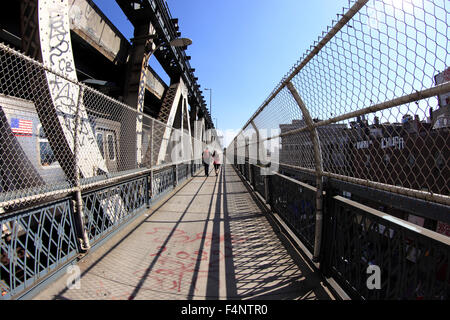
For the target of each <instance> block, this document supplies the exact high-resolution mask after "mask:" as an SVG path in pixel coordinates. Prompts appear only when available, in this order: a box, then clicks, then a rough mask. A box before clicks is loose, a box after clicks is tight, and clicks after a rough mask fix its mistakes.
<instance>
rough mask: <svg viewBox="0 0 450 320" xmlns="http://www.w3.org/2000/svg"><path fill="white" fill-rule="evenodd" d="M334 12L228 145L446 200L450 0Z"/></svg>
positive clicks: (392, 2)
mask: <svg viewBox="0 0 450 320" xmlns="http://www.w3.org/2000/svg"><path fill="white" fill-rule="evenodd" d="M338 18H339V21H337V22H334V27H332V28H328V29H327V32H324V33H323V35H322V37H321V38H319V40H318V41H317V42H315V43H314V46H311V49H310V50H309V51H308V52H307V53H306V54H305V55H304V56H303V57H302V59H301V60H299V62H298V63H297V64H296V65H294V66H293V67H292V68H291V70H290V71H289V73H288V74H287V75H286V76H285V77H284V78H283V79H282V80H281V82H280V84H279V85H278V86H277V87H276V88H275V89H274V90H273V92H272V93H271V94H270V96H269V97H268V98H267V99H266V101H265V102H264V103H263V104H262V105H261V107H260V108H258V110H257V111H256V112H255V113H254V115H253V116H252V117H251V118H250V119H249V120H248V121H247V123H246V124H245V125H244V127H243V129H242V130H241V132H240V133H239V134H238V135H237V136H236V138H235V139H234V141H233V142H232V143H231V144H230V146H229V147H228V149H229V150H235V151H236V152H237V153H238V155H237V158H238V161H239V159H240V158H243V157H245V153H246V152H247V153H249V155H247V156H246V157H247V158H248V157H250V161H253V162H256V161H257V160H259V161H260V162H264V161H271V162H272V164H273V163H277V164H278V165H280V166H281V165H284V166H288V167H291V168H297V169H299V170H304V171H308V172H315V173H316V174H319V175H322V176H328V177H333V178H337V179H342V180H346V181H350V182H354V183H358V184H363V185H367V186H371V187H375V188H379V189H383V190H388V191H393V192H396V193H401V194H406V195H409V196H414V197H419V198H422V199H427V200H431V201H436V202H440V203H444V204H447V205H448V204H450V197H449V192H450V181H449V179H450V163H449V159H450V152H449V145H450V134H449V132H450V131H449V128H450V106H449V97H450V93H449V92H450V82H449V80H450V67H449V66H450V55H449V54H448V52H449V43H450V42H449V30H450V29H449V27H448V22H449V2H448V1H446V0H435V1H429V0H404V1H396V0H384V1H381V0H372V1H367V0H364V1H355V2H349V8H344V10H343V14H342V15H338ZM301 107H304V110H302V108H301ZM308 120H312V121H310V122H309V121H308ZM314 134H317V137H318V141H319V142H320V143H319V151H320V158H321V166H322V168H321V171H322V172H320V170H318V167H317V166H316V165H315V158H314V141H313V138H314ZM246 139H247V140H246ZM253 145H258V146H257V147H252V146H253ZM252 148H253V152H252ZM256 148H258V149H259V153H257V152H255V151H254V150H257V149H256Z"/></svg>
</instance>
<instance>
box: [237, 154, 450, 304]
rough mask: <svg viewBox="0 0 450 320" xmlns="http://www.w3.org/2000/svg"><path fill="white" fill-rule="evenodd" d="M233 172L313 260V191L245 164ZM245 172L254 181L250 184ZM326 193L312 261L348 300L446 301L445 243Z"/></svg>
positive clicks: (448, 258)
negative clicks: (375, 281)
mask: <svg viewBox="0 0 450 320" xmlns="http://www.w3.org/2000/svg"><path fill="white" fill-rule="evenodd" d="M236 168H237V170H238V171H239V172H240V173H241V175H242V177H243V178H245V179H246V180H247V182H248V183H249V184H250V185H251V186H252V187H253V189H254V190H255V191H256V192H258V194H259V195H260V197H261V198H263V199H264V200H265V201H266V203H267V204H268V205H269V206H270V209H271V210H272V212H274V213H277V214H278V215H279V216H280V217H281V218H282V219H283V220H284V221H285V223H286V224H287V226H288V227H289V228H290V229H291V230H292V231H293V233H294V234H295V235H296V236H297V237H298V238H299V239H300V241H301V242H302V243H303V245H304V246H305V247H306V249H307V250H308V251H309V254H310V256H311V257H312V256H313V252H314V244H315V236H316V233H315V230H316V208H315V204H316V201H315V200H316V191H317V188H315V187H313V186H311V185H308V184H306V183H303V182H301V181H298V180H296V179H294V178H291V177H288V176H285V175H282V174H279V173H274V174H272V175H263V176H261V175H260V174H259V173H258V172H259V171H261V170H264V169H265V168H263V167H261V166H257V165H254V164H249V163H248V162H247V163H246V164H240V165H237V166H236ZM246 168H249V169H246ZM249 172H255V179H253V180H249V179H251V175H250V176H248V173H249ZM246 174H247V176H245V175H246ZM256 177H257V178H256ZM260 177H264V179H260ZM325 189H326V190H325V191H323V196H324V197H323V199H324V203H323V210H324V222H323V232H322V233H321V237H322V241H323V246H322V247H321V252H320V256H319V258H318V260H317V261H316V262H318V263H319V269H320V271H321V272H322V273H323V274H324V275H325V276H327V277H332V278H333V279H334V280H335V281H336V282H337V283H338V285H339V286H340V287H341V288H342V289H343V290H344V291H345V292H346V294H348V295H349V296H350V297H351V298H353V299H394V300H395V299H436V300H447V299H449V297H450V268H449V265H450V238H449V237H446V236H444V235H441V234H439V233H436V232H433V231H430V230H428V229H426V228H423V227H420V226H417V225H415V224H412V223H410V222H407V221H404V220H402V219H399V218H396V217H394V216H392V215H388V214H386V213H384V212H381V211H378V210H375V209H373V208H370V207H368V206H365V205H362V204H361V203H358V202H356V201H352V200H350V199H347V198H345V197H342V196H339V195H337V194H336V193H337V190H335V189H334V188H325ZM371 266H376V267H378V268H379V270H380V282H379V287H375V288H371V287H370V286H368V282H369V277H370V275H371V273H370V272H369V271H370V270H371V269H370V267H371Z"/></svg>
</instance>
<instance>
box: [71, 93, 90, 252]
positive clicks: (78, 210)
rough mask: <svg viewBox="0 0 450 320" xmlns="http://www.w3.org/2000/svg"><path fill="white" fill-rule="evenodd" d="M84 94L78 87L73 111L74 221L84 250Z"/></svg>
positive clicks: (86, 240) (86, 247)
mask: <svg viewBox="0 0 450 320" xmlns="http://www.w3.org/2000/svg"><path fill="white" fill-rule="evenodd" d="M83 94H84V88H83V87H82V86H80V87H79V92H78V101H77V107H76V113H75V125H74V130H75V131H74V134H73V154H74V160H75V161H74V171H75V177H74V178H75V181H74V184H75V188H76V191H75V200H74V201H75V206H74V208H75V219H74V220H75V223H76V224H77V225H78V233H79V234H78V239H79V241H80V248H81V250H82V251H84V252H86V251H88V250H89V249H90V247H91V246H90V244H89V237H88V235H87V232H86V229H85V223H84V213H83V198H82V196H81V183H80V166H79V148H78V131H80V125H81V123H80V122H81V119H80V102H81V99H82V96H83Z"/></svg>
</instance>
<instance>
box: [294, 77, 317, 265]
mask: <svg viewBox="0 0 450 320" xmlns="http://www.w3.org/2000/svg"><path fill="white" fill-rule="evenodd" d="M286 86H287V88H288V89H289V91H290V92H291V94H292V96H293V97H294V100H295V102H297V104H298V106H299V107H300V110H301V112H302V114H303V118H304V120H305V122H306V125H307V126H308V127H309V132H310V135H311V141H312V144H313V148H314V164H315V169H316V188H317V192H316V230H315V238H314V254H313V261H314V262H318V261H319V255H320V249H321V242H322V231H323V230H322V229H323V223H322V221H323V167H322V150H321V148H320V139H319V134H318V132H317V129H316V128H315V127H314V122H313V119H312V118H311V115H310V114H309V111H308V108H307V107H306V105H305V103H304V102H303V100H302V98H301V97H300V94H299V93H298V91H297V89H296V88H295V87H294V85H293V84H292V82H290V81H289V82H287V83H286Z"/></svg>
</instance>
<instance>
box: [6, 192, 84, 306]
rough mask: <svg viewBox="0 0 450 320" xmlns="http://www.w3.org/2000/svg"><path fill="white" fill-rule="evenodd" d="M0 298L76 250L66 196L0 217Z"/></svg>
mask: <svg viewBox="0 0 450 320" xmlns="http://www.w3.org/2000/svg"><path fill="white" fill-rule="evenodd" d="M0 225H1V228H2V229H1V230H2V236H1V238H0V251H1V252H0V254H1V263H0V291H1V297H0V299H10V298H11V297H14V296H15V295H17V294H19V293H21V292H23V291H24V290H25V289H27V288H29V287H30V286H31V285H33V284H35V283H36V282H38V281H39V280H42V279H43V278H44V277H45V276H46V275H48V274H49V273H51V272H52V271H54V270H56V269H58V267H60V266H61V265H63V264H64V263H67V262H69V261H70V260H71V259H73V258H75V257H76V255H77V253H78V246H77V239H76V231H75V226H74V223H73V219H72V205H71V200H70V199H67V198H66V199H63V200H59V201H57V202H53V203H49V204H46V205H44V206H41V207H39V208H35V209H32V210H29V211H26V212H22V213H17V214H14V215H12V216H4V217H0Z"/></svg>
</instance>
